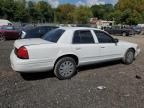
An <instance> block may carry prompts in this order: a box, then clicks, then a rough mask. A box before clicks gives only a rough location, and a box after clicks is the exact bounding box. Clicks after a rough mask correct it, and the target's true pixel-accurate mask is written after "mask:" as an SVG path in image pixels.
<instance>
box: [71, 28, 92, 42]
mask: <svg viewBox="0 0 144 108" xmlns="http://www.w3.org/2000/svg"><path fill="white" fill-rule="evenodd" d="M91 43H94V38H93V35H92V34H91V31H89V30H77V31H75V33H74V37H73V44H91Z"/></svg>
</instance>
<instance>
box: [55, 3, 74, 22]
mask: <svg viewBox="0 0 144 108" xmlns="http://www.w3.org/2000/svg"><path fill="white" fill-rule="evenodd" d="M75 8H76V7H75V6H74V5H71V4H64V5H60V6H59V7H58V8H57V9H56V16H57V20H58V21H59V22H60V23H72V22H74V18H73V17H74V14H73V12H74V10H75Z"/></svg>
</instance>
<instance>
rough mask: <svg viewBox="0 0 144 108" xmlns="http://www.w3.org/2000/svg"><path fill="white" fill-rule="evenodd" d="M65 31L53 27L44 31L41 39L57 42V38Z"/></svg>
mask: <svg viewBox="0 0 144 108" xmlns="http://www.w3.org/2000/svg"><path fill="white" fill-rule="evenodd" d="M64 32H65V30H63V29H54V30H52V31H50V32H48V33H46V34H45V35H44V36H43V37H42V39H44V40H47V41H50V42H54V43H57V41H58V40H59V38H60V37H61V36H62V34H63V33H64Z"/></svg>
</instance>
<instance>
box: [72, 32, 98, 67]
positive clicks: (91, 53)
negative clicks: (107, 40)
mask: <svg viewBox="0 0 144 108" xmlns="http://www.w3.org/2000/svg"><path fill="white" fill-rule="evenodd" d="M72 44H73V49H74V52H75V53H76V54H77V55H78V57H79V62H80V64H81V65H82V64H89V63H90V62H95V61H96V59H98V58H99V48H98V46H97V45H96V44H95V40H94V36H93V35H92V32H91V30H77V31H75V32H74V35H73V41H72Z"/></svg>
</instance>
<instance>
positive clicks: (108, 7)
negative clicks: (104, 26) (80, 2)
mask: <svg viewBox="0 0 144 108" xmlns="http://www.w3.org/2000/svg"><path fill="white" fill-rule="evenodd" d="M91 10H92V12H93V15H94V17H97V18H98V19H104V20H107V19H108V15H109V13H111V12H113V11H114V6H113V5H112V4H105V5H93V6H92V7H91Z"/></svg>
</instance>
